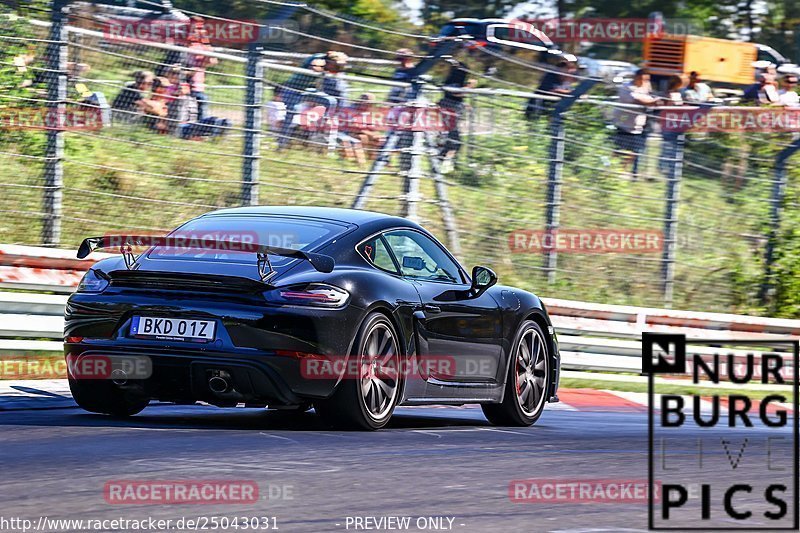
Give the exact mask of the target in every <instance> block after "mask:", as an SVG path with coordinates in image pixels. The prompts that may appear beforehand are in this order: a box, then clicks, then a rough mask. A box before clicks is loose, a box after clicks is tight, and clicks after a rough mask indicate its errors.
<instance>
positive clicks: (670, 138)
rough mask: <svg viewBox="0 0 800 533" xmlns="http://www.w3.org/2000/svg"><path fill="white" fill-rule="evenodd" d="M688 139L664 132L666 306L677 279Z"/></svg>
mask: <svg viewBox="0 0 800 533" xmlns="http://www.w3.org/2000/svg"><path fill="white" fill-rule="evenodd" d="M685 141H686V135H685V134H684V133H670V134H666V133H665V134H664V140H663V142H664V143H665V148H666V149H667V152H666V154H665V156H666V157H664V159H665V160H666V161H665V162H666V164H667V190H666V197H665V198H666V202H665V207H664V248H663V251H662V252H661V285H662V289H663V295H664V306H665V307H667V308H671V307H672V293H673V286H674V280H675V252H676V251H677V250H676V246H677V237H678V201H679V196H680V183H681V178H682V177H683V148H684V144H685Z"/></svg>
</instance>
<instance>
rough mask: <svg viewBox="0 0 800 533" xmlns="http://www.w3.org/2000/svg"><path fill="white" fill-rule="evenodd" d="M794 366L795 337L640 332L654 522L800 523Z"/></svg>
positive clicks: (716, 526)
mask: <svg viewBox="0 0 800 533" xmlns="http://www.w3.org/2000/svg"><path fill="white" fill-rule="evenodd" d="M797 369H798V341H797V340H791V339H788V340H787V339H776V340H755V341H754V340H744V341H742V340H705V339H703V340H690V341H689V346H688V347H687V341H686V337H685V336H684V335H676V334H662V333H643V334H642V373H643V374H647V376H648V429H649V431H648V445H649V449H648V463H649V464H648V484H649V491H650V494H651V495H652V493H653V492H652V491H653V487H654V486H656V485H658V486H660V489H661V498H660V499H659V501H655V500H654V499H653V498H652V496H651V497H650V498H649V501H648V526H649V529H651V530H680V531H741V530H748V531H781V530H786V531H797V530H798V528H799V527H800V501H799V500H798V463H800V461H799V459H800V458H799V457H798V440H799V439H798V380H797ZM656 374H663V375H665V376H668V377H659V378H656V377H655V376H656ZM668 378H683V380H682V381H678V380H677V379H668ZM687 378H691V382H689V381H688V379H687ZM673 384H686V386H685V387H682V389H681V392H680V393H679V394H675V393H672V394H671V393H669V392H666V391H668V390H675V389H664V390H665V392H663V393H657V391H656V390H654V389H655V388H657V387H659V386H660V387H664V386H669V385H673ZM687 389H688V391H689V392H693V394H686V392H687ZM789 394H793V397H792V398H788V395H789Z"/></svg>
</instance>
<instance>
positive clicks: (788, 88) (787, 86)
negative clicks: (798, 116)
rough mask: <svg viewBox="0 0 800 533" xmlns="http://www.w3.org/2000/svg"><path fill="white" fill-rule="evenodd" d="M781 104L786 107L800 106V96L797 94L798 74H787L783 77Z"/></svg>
mask: <svg viewBox="0 0 800 533" xmlns="http://www.w3.org/2000/svg"><path fill="white" fill-rule="evenodd" d="M779 94H780V100H779V101H780V104H781V105H782V106H786V107H798V106H800V96H798V94H797V76H795V75H794V74H787V75H786V76H784V77H783V78H781V90H780V93H779Z"/></svg>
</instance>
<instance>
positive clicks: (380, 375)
mask: <svg viewBox="0 0 800 533" xmlns="http://www.w3.org/2000/svg"><path fill="white" fill-rule="evenodd" d="M350 356H351V357H356V358H357V361H358V362H357V364H355V365H348V369H350V368H357V369H358V371H359V376H357V377H356V376H351V375H345V377H344V379H343V380H342V381H341V383H339V385H338V387H337V388H336V391H335V392H334V393H333V395H332V396H331V397H330V398H328V399H327V400H322V401H318V402H315V404H314V408H315V410H316V412H317V414H319V415H320V416H321V417H322V419H323V420H325V421H326V422H328V423H330V424H332V425H333V426H334V427H337V428H342V429H361V430H376V429H380V428H382V427H384V426H385V425H386V424H387V423H389V419H390V418H391V417H392V413H393V412H394V408H395V406H396V405H397V402H398V401H399V399H400V395H401V393H402V390H403V376H402V372H398V370H399V368H400V357H401V353H400V342H399V337H398V335H397V331H396V330H395V328H394V326H393V325H392V322H391V321H390V320H389V319H388V318H387V317H386V315H384V314H382V313H371V314H370V315H368V316H367V318H366V319H364V322H363V323H362V324H361V327H360V328H359V329H358V334H357V335H356V338H355V342H353V353H352V354H350Z"/></svg>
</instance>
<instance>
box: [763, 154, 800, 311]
mask: <svg viewBox="0 0 800 533" xmlns="http://www.w3.org/2000/svg"><path fill="white" fill-rule="evenodd" d="M797 150H800V139H795V140H794V141H793V142H792V144H790V145H789V146H787V147H786V148H784V149H783V150H781V151H780V153H779V154H778V156H777V157H776V158H775V174H774V176H773V179H772V194H771V196H770V199H769V235H768V237H767V249H766V252H765V254H764V281H763V282H762V283H761V289H760V291H759V300H760V301H761V304H762V305H766V304H767V301H768V300H769V299H770V298H771V297H772V293H773V290H774V289H773V279H772V278H773V276H774V274H773V272H772V268H773V266H774V264H775V245H776V244H777V240H778V232H779V231H780V226H781V211H782V209H783V198H784V196H785V194H786V160H787V159H789V157H791V156H792V155H794V153H795V152H797Z"/></svg>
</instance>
